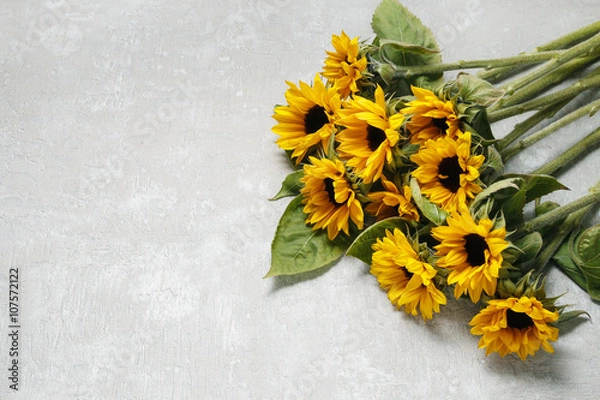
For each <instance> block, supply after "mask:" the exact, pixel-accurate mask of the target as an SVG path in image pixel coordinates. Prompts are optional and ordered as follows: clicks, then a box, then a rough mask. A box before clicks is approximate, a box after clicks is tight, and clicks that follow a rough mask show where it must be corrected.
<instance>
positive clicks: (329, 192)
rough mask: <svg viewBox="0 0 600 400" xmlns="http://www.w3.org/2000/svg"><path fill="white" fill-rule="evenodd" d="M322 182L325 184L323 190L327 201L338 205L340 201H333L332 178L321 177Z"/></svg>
mask: <svg viewBox="0 0 600 400" xmlns="http://www.w3.org/2000/svg"><path fill="white" fill-rule="evenodd" d="M323 183H324V184H325V191H326V192H327V195H328V196H329V201H330V202H331V204H334V205H336V206H339V205H340V204H342V203H338V202H337V201H335V188H334V187H333V179H331V178H325V179H323Z"/></svg>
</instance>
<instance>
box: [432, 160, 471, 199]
mask: <svg viewBox="0 0 600 400" xmlns="http://www.w3.org/2000/svg"><path fill="white" fill-rule="evenodd" d="M464 172H465V171H463V169H462V168H461V167H460V164H459V163H458V156H454V157H446V158H443V159H442V161H441V162H440V164H439V165H438V173H439V174H440V175H443V176H445V178H440V179H439V181H440V183H441V184H442V186H444V187H445V188H446V189H448V190H449V191H451V192H452V193H456V192H457V191H458V189H459V188H460V174H462V173H464Z"/></svg>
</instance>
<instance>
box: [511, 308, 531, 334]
mask: <svg viewBox="0 0 600 400" xmlns="http://www.w3.org/2000/svg"><path fill="white" fill-rule="evenodd" d="M506 324H507V325H508V326H509V327H510V328H515V329H525V328H529V327H530V326H533V320H532V319H531V317H530V316H529V315H527V314H525V313H522V312H516V311H513V310H511V309H510V308H509V309H508V310H506Z"/></svg>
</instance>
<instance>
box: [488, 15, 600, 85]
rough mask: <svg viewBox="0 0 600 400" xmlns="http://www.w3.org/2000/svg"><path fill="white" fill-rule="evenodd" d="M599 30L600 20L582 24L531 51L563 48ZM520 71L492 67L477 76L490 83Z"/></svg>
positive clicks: (509, 67) (510, 68)
mask: <svg viewBox="0 0 600 400" xmlns="http://www.w3.org/2000/svg"><path fill="white" fill-rule="evenodd" d="M598 32H600V21H597V22H594V23H592V24H590V25H587V26H584V27H583V28H580V29H577V30H576V31H573V32H571V33H568V34H566V35H564V36H561V37H560V38H558V39H555V40H552V41H551V42H548V43H546V44H543V45H541V46H538V47H536V48H535V49H534V50H533V53H536V52H542V51H551V50H559V49H564V48H565V47H568V46H571V45H573V44H576V43H579V42H581V41H582V40H586V39H588V38H589V37H590V36H593V35H595V34H597V33H598ZM517 72H520V68H514V67H513V66H506V67H498V68H492V69H490V70H485V71H479V72H478V73H477V76H478V77H479V78H481V79H485V80H487V81H488V82H490V83H497V82H500V81H502V80H504V79H506V78H507V77H509V76H512V75H514V74H515V73H517Z"/></svg>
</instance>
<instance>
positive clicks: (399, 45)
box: [379, 39, 440, 54]
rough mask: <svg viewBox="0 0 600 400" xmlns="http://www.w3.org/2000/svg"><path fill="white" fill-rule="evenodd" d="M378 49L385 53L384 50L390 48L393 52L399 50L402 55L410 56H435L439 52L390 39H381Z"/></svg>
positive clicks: (435, 49)
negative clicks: (408, 54) (409, 54)
mask: <svg viewBox="0 0 600 400" xmlns="http://www.w3.org/2000/svg"><path fill="white" fill-rule="evenodd" d="M379 47H380V48H381V50H382V51H383V52H384V53H385V50H384V49H385V48H388V47H389V48H392V49H393V50H400V51H402V52H404V53H411V54H435V53H439V52H440V51H439V50H438V49H437V48H434V49H431V48H428V47H423V46H420V45H417V44H413V43H406V42H399V41H397V40H391V39H381V40H380V41H379Z"/></svg>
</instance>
